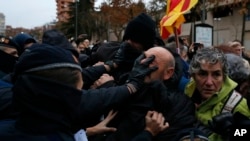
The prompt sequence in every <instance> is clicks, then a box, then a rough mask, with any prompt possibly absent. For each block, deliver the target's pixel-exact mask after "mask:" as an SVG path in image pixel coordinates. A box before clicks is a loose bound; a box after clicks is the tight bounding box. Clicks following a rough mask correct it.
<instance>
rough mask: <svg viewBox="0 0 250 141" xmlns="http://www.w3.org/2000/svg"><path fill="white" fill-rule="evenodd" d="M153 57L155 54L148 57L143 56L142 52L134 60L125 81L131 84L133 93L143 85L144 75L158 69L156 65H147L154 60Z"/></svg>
mask: <svg viewBox="0 0 250 141" xmlns="http://www.w3.org/2000/svg"><path fill="white" fill-rule="evenodd" d="M143 59H145V60H143ZM154 59H155V56H153V55H152V56H150V57H148V58H145V54H142V55H140V56H139V57H138V58H137V59H136V60H135V64H134V67H133V69H132V71H131V72H130V76H129V79H128V81H127V84H129V85H132V86H133V88H132V89H133V90H132V91H133V93H135V92H136V91H138V90H139V89H140V88H141V87H142V86H143V84H144V78H145V76H147V75H149V74H150V73H151V72H153V71H155V70H157V69H158V67H157V66H153V67H149V65H150V64H151V63H152V62H153V61H154ZM142 60H143V62H142ZM129 85H128V86H129Z"/></svg>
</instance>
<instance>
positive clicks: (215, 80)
mask: <svg viewBox="0 0 250 141" xmlns="http://www.w3.org/2000/svg"><path fill="white" fill-rule="evenodd" d="M193 78H194V81H195V82H196V88H197V90H198V91H199V93H200V94H201V97H202V98H203V99H208V98H210V97H211V96H212V95H213V94H215V93H216V92H219V90H220V89H221V87H222V84H223V80H224V79H223V71H222V65H221V63H220V62H218V63H216V64H209V63H202V64H201V69H200V70H199V71H198V72H197V73H194V74H193Z"/></svg>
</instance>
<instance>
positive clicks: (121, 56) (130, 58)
mask: <svg viewBox="0 0 250 141" xmlns="http://www.w3.org/2000/svg"><path fill="white" fill-rule="evenodd" d="M141 53H142V52H141V51H139V50H137V49H136V48H134V47H132V46H131V45H130V44H129V43H127V42H123V43H122V44H121V45H120V48H119V49H118V51H117V52H116V54H115V56H114V59H113V62H114V63H116V65H117V66H118V68H126V69H129V70H131V68H132V67H133V64H134V61H135V60H136V58H137V57H138V56H140V55H141Z"/></svg>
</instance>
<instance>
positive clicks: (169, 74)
mask: <svg viewBox="0 0 250 141" xmlns="http://www.w3.org/2000/svg"><path fill="white" fill-rule="evenodd" d="M173 74H174V68H173V67H169V68H168V69H166V70H165V72H164V80H168V79H169V78H170V77H172V76H173Z"/></svg>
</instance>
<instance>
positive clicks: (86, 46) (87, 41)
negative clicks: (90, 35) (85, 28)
mask: <svg viewBox="0 0 250 141" xmlns="http://www.w3.org/2000/svg"><path fill="white" fill-rule="evenodd" d="M82 43H83V46H84V47H85V48H88V47H89V40H88V39H85V40H84V41H83V42H82Z"/></svg>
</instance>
